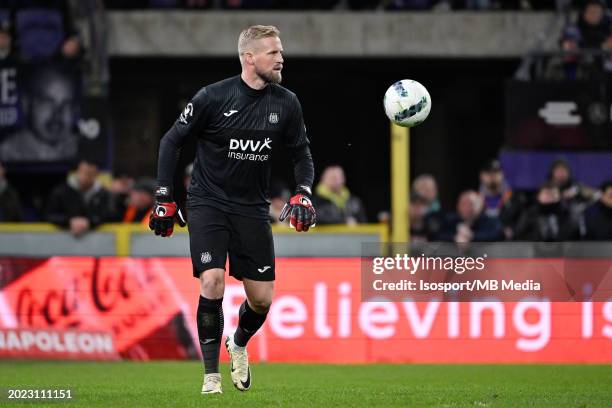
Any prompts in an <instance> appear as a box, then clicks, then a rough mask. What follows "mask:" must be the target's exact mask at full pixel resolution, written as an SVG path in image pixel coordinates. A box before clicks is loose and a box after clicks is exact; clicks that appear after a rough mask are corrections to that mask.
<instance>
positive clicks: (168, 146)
mask: <svg viewBox="0 0 612 408" xmlns="http://www.w3.org/2000/svg"><path fill="white" fill-rule="evenodd" d="M208 100H209V98H208V95H207V93H206V88H203V89H202V90H201V91H200V92H198V93H197V94H196V96H194V97H193V99H192V100H191V102H189V103H188V104H187V106H185V109H184V110H183V112H181V114H180V116H179V118H178V119H177V120H176V122H175V123H174V125H173V126H172V127H171V128H170V130H168V131H167V132H166V134H165V135H164V136H163V137H162V138H161V141H160V143H159V157H158V161H157V189H156V190H155V206H154V207H153V212H152V213H151V216H150V218H149V228H151V230H153V231H154V232H155V235H161V236H162V237H169V236H171V235H172V232H173V230H174V221H175V219H176V220H177V221H178V223H179V225H180V226H185V224H186V223H185V219H184V218H183V215H182V214H181V211H180V209H178V207H177V205H176V203H175V202H174V197H173V185H174V172H175V170H176V164H177V162H178V159H179V155H180V153H181V148H182V147H183V145H184V144H185V141H186V140H187V138H188V137H189V136H190V135H192V134H195V133H197V131H198V130H199V129H200V128H201V127H202V125H203V123H205V120H206V113H207V106H208Z"/></svg>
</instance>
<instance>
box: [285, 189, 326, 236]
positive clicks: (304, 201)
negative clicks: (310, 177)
mask: <svg viewBox="0 0 612 408" xmlns="http://www.w3.org/2000/svg"><path fill="white" fill-rule="evenodd" d="M287 217H289V226H290V227H291V228H295V230H296V231H304V232H306V231H308V229H309V228H312V227H314V226H315V225H316V223H317V213H316V211H315V209H314V207H313V206H312V201H311V200H310V197H308V196H307V195H306V194H304V193H300V192H298V193H297V194H296V195H294V196H293V197H291V199H290V200H289V201H288V202H287V203H286V204H285V206H284V207H283V210H282V211H281V214H280V216H279V217H278V220H279V221H280V222H283V221H285V219H286V218H287Z"/></svg>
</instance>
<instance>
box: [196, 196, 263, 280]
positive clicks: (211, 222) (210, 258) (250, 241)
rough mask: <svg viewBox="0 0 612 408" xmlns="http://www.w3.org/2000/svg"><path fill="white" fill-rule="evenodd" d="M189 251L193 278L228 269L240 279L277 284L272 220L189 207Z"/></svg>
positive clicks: (208, 208)
mask: <svg viewBox="0 0 612 408" xmlns="http://www.w3.org/2000/svg"><path fill="white" fill-rule="evenodd" d="M187 219H188V226H189V249H190V250H191V264H192V265H193V276H194V277H196V278H199V277H200V274H201V273H202V272H204V271H206V270H208V269H213V268H221V269H225V263H226V260H227V255H228V254H229V273H230V276H233V277H234V278H236V279H239V280H242V278H247V279H252V280H256V281H273V280H274V277H275V275H274V242H273V240H272V227H271V226H270V222H269V221H268V220H261V219H256V218H251V217H244V216H241V215H235V214H228V213H225V212H223V211H221V210H219V209H217V208H214V207H211V206H194V207H189V209H188V211H187Z"/></svg>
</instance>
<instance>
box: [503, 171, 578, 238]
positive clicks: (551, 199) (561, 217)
mask: <svg viewBox="0 0 612 408" xmlns="http://www.w3.org/2000/svg"><path fill="white" fill-rule="evenodd" d="M536 199H537V202H536V203H535V204H534V205H533V206H532V207H531V208H529V209H528V210H527V211H526V212H525V213H524V214H523V215H522V216H521V219H520V220H519V222H518V224H517V226H516V229H515V234H514V235H515V237H516V239H518V240H524V241H546V242H556V241H571V240H576V239H579V238H580V222H579V217H578V216H577V214H576V213H575V212H574V211H571V210H570V208H569V205H568V204H567V203H566V202H564V201H563V200H562V199H561V192H560V190H559V187H558V186H557V185H556V184H553V183H551V182H547V183H544V184H543V185H542V186H541V187H540V189H539V191H538V194H537V197H536Z"/></svg>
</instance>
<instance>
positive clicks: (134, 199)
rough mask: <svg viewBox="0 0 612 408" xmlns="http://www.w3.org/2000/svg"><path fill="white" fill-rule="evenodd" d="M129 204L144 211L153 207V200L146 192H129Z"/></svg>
mask: <svg viewBox="0 0 612 408" xmlns="http://www.w3.org/2000/svg"><path fill="white" fill-rule="evenodd" d="M130 204H131V205H133V206H134V207H136V208H137V209H139V210H144V209H146V208H150V207H152V206H153V204H154V199H153V196H151V194H149V193H147V192H146V191H142V190H132V191H130Z"/></svg>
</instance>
